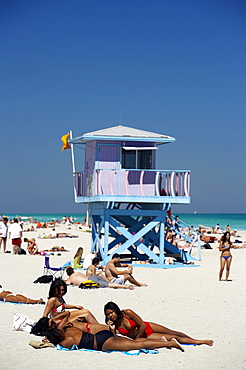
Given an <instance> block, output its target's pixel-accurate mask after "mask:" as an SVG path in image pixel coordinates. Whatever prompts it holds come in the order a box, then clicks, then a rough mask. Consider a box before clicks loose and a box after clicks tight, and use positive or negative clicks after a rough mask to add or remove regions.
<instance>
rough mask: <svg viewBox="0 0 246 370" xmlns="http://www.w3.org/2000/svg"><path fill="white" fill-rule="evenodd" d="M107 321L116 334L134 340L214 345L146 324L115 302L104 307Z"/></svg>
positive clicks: (150, 323)
mask: <svg viewBox="0 0 246 370" xmlns="http://www.w3.org/2000/svg"><path fill="white" fill-rule="evenodd" d="M104 314H105V321H106V323H107V324H112V323H113V324H114V325H115V329H116V333H120V334H122V335H125V336H127V337H129V338H132V339H138V338H148V339H154V340H159V339H160V338H161V337H163V336H165V338H166V339H167V340H170V339H172V338H175V339H176V340H177V341H178V342H179V343H182V344H196V345H200V344H207V345H208V346H212V345H213V341H212V340H198V339H194V338H191V337H189V336H188V335H186V334H184V333H181V332H178V331H174V330H171V329H168V328H166V327H164V326H162V325H159V324H155V323H153V322H146V321H143V320H142V319H141V317H140V316H138V315H137V314H136V313H135V312H134V311H132V310H130V309H126V310H122V311H121V310H120V308H119V307H118V306H117V304H115V303H114V302H108V303H107V304H106V305H105V306H104Z"/></svg>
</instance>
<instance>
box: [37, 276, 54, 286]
mask: <svg viewBox="0 0 246 370" xmlns="http://www.w3.org/2000/svg"><path fill="white" fill-rule="evenodd" d="M52 281H53V276H52V275H43V276H40V277H39V278H37V280H35V281H34V282H33V283H34V284H37V283H40V284H49V283H51V282H52Z"/></svg>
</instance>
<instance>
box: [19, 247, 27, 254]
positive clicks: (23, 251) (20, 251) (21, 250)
mask: <svg viewBox="0 0 246 370" xmlns="http://www.w3.org/2000/svg"><path fill="white" fill-rule="evenodd" d="M18 254H26V251H25V249H23V248H21V247H20V248H18Z"/></svg>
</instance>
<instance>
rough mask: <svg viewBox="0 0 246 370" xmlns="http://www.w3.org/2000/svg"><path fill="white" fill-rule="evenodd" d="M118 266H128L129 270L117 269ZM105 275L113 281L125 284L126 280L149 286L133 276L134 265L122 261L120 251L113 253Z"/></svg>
mask: <svg viewBox="0 0 246 370" xmlns="http://www.w3.org/2000/svg"><path fill="white" fill-rule="evenodd" d="M116 267H127V268H128V270H123V271H120V270H117V268H116ZM105 275H106V277H107V278H108V280H109V281H110V282H111V283H118V284H121V285H123V284H124V283H125V282H126V281H129V282H130V283H132V284H134V285H136V286H147V284H142V283H139V282H138V281H137V280H136V279H134V277H133V276H132V266H130V265H127V264H125V263H120V255H119V254H118V253H115V254H113V256H112V259H111V260H110V261H109V262H108V263H107V264H106V267H105Z"/></svg>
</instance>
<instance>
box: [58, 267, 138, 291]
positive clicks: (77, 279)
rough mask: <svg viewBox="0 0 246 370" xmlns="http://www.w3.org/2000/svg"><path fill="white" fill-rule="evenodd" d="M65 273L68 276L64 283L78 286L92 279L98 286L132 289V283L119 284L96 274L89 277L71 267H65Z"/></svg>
mask: <svg viewBox="0 0 246 370" xmlns="http://www.w3.org/2000/svg"><path fill="white" fill-rule="evenodd" d="M67 275H68V276H69V278H68V279H67V280H65V283H66V284H70V285H75V286H80V284H81V283H83V281H85V280H88V279H89V280H92V281H94V283H98V284H99V285H100V288H114V289H130V290H133V289H134V287H133V286H132V285H120V284H117V283H111V282H110V281H109V280H108V279H107V278H103V277H101V276H98V275H91V276H90V277H88V276H85V275H84V274H82V272H74V269H73V268H72V267H69V268H67Z"/></svg>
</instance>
